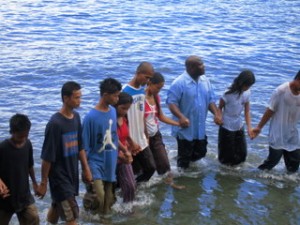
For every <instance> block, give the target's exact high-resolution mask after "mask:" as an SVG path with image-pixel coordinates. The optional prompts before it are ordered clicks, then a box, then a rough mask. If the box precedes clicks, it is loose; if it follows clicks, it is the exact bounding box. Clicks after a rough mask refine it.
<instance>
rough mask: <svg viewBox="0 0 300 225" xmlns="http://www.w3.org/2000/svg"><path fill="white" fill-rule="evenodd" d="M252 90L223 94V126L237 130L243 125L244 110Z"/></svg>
mask: <svg viewBox="0 0 300 225" xmlns="http://www.w3.org/2000/svg"><path fill="white" fill-rule="evenodd" d="M249 98H250V90H247V91H244V92H243V93H241V94H240V95H239V94H238V93H231V94H225V93H224V94H223V96H222V99H223V100H224V102H225V106H224V110H223V125H222V126H223V127H224V128H226V129H227V130H230V131H237V130H240V129H241V128H242V127H243V120H242V112H243V110H244V109H245V104H246V103H247V102H249Z"/></svg>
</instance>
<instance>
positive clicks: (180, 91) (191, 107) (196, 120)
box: [166, 72, 215, 141]
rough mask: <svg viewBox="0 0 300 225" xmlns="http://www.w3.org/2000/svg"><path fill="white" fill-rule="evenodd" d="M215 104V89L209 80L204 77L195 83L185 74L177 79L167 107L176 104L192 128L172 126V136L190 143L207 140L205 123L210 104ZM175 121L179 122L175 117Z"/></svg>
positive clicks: (169, 92) (169, 94)
mask: <svg viewBox="0 0 300 225" xmlns="http://www.w3.org/2000/svg"><path fill="white" fill-rule="evenodd" d="M213 102H215V95H214V91H213V87H212V85H211V83H210V81H209V79H208V78H207V77H206V76H205V75H202V76H200V77H199V80H198V81H195V80H194V79H193V78H191V76H190V75H189V74H188V73H187V72H185V73H183V74H182V75H180V76H179V77H177V78H176V79H175V80H174V81H173V82H172V84H171V86H170V89H169V90H168V95H167V100H166V103H167V105H170V104H175V105H177V106H178V108H179V110H180V111H181V112H182V113H183V114H184V116H185V117H186V118H188V119H189V121H190V126H189V127H187V128H181V127H178V126H172V135H173V136H174V137H176V138H179V139H185V140H188V141H193V140H204V139H205V135H206V132H205V121H206V116H207V112H208V106H209V104H210V103H213ZM173 119H174V120H178V118H177V117H175V116H173Z"/></svg>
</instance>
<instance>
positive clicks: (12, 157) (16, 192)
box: [0, 114, 39, 224]
mask: <svg viewBox="0 0 300 225" xmlns="http://www.w3.org/2000/svg"><path fill="white" fill-rule="evenodd" d="M30 127H31V122H30V120H29V119H28V117H27V116H26V115H23V114H15V115H14V116H12V117H11V119H10V134H11V137H10V138H9V139H6V140H4V141H2V142H1V143H0V218H1V221H0V224H9V221H10V220H11V218H12V216H13V214H15V213H16V214H17V217H18V220H19V223H20V224H39V215H38V210H37V208H36V206H35V204H34V198H33V196H32V194H31V192H30V187H29V180H28V175H29V176H30V178H31V180H32V185H33V189H34V191H35V192H36V190H37V183H36V179H35V174H34V169H33V164H34V161H33V150H32V144H31V142H30V140H29V139H28V134H29V130H30Z"/></svg>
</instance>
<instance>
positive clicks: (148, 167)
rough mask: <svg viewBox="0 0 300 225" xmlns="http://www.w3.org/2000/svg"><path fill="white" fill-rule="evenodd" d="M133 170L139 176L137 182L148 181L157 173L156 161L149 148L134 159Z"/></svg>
mask: <svg viewBox="0 0 300 225" xmlns="http://www.w3.org/2000/svg"><path fill="white" fill-rule="evenodd" d="M132 168H133V172H134V174H136V175H137V177H136V182H146V181H148V180H149V179H150V178H151V177H152V175H153V174H154V172H155V169H156V167H155V161H154V157H153V154H152V152H151V150H150V148H149V147H146V148H145V149H143V150H142V151H141V152H139V153H138V154H137V155H136V156H134V157H133V162H132Z"/></svg>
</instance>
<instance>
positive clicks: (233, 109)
mask: <svg viewBox="0 0 300 225" xmlns="http://www.w3.org/2000/svg"><path fill="white" fill-rule="evenodd" d="M227 91H228V90H227ZM227 91H226V92H227ZM226 92H225V93H224V94H223V96H222V97H221V98H222V99H223V101H224V103H225V105H224V108H223V115H222V118H223V124H222V126H220V128H219V137H218V159H219V161H220V162H221V163H223V164H225V165H229V166H234V165H237V164H240V163H242V162H244V161H245V160H246V157H247V143H246V138H245V132H244V127H243V126H244V123H243V118H242V115H243V111H244V110H245V104H247V103H248V102H249V99H250V90H247V91H244V92H242V93H241V94H238V93H230V94H226Z"/></svg>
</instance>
